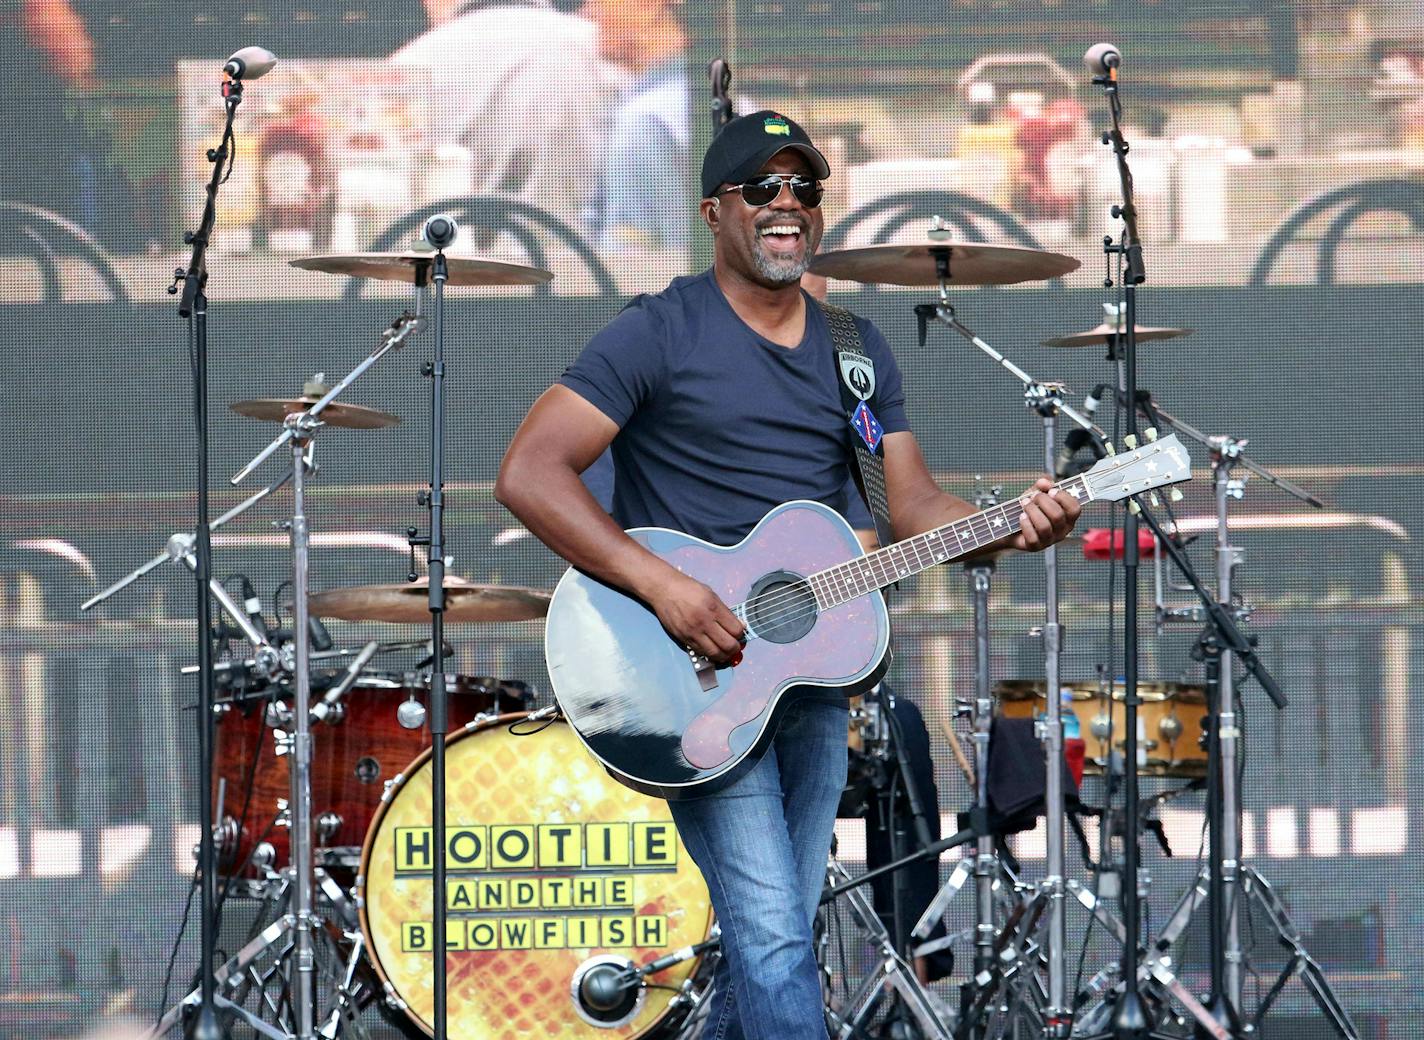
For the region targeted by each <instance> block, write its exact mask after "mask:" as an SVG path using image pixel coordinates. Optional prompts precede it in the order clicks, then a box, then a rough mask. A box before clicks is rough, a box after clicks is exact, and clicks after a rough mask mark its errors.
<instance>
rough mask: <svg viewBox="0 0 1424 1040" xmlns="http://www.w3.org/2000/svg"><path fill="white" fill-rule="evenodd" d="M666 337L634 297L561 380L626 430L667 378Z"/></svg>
mask: <svg viewBox="0 0 1424 1040" xmlns="http://www.w3.org/2000/svg"><path fill="white" fill-rule="evenodd" d="M666 340H667V337H666V334H665V332H664V330H663V328H662V323H661V322H659V321H658V320H657V318H656V317H654V315H653V314H652V312H651V310H650V309H649V308H648V307H645V306H640V304H639V300H634V301H633V302H631V303H630V304H629V305H628V306H627V307H625V308H624V309H623V310H622V312H620V313H619V315H618V316H617V317H616V318H614V319H613V320H612V321H611V322H609V323H608V324H607V325H606V326H604V328H603V329H602V330H600V331H599V332H598V333H597V334H596V335H594V337H593V338H592V339H591V340H589V341H588V344H587V345H586V346H585V347H584V348H583V350H582V352H580V354H579V356H578V357H577V358H575V359H574V363H573V364H572V365H570V366H569V367H568V368H567V369H565V370H564V374H563V375H562V376H560V377H559V384H560V385H561V386H566V387H568V388H569V389H570V390H572V391H573V392H574V393H576V394H578V395H579V396H580V397H582V398H583V399H584V400H585V401H587V402H588V403H589V404H591V405H593V406H594V407H595V408H597V409H598V410H599V411H600V412H602V413H603V414H604V415H606V416H608V418H610V419H612V420H613V421H614V422H615V423H617V424H618V427H619V429H622V428H623V426H624V425H626V424H627V422H628V420H629V419H631V418H632V417H633V413H634V412H636V411H637V410H638V409H639V408H640V407H641V406H642V405H643V404H644V402H646V401H647V400H648V399H649V398H650V397H651V396H652V395H653V394H654V393H655V392H656V391H657V389H658V388H659V387H660V386H661V385H662V384H663V382H664V380H665V379H666V378H667V357H666V350H667V342H666Z"/></svg>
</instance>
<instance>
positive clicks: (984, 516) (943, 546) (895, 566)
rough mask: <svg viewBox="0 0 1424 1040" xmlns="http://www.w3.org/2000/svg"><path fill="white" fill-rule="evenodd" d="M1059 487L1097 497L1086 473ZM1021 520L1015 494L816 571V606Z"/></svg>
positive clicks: (902, 574)
mask: <svg viewBox="0 0 1424 1040" xmlns="http://www.w3.org/2000/svg"><path fill="white" fill-rule="evenodd" d="M1057 486H1058V487H1059V488H1060V489H1061V491H1062V492H1063V493H1066V494H1070V495H1073V496H1074V497H1075V498H1077V499H1078V501H1079V502H1088V501H1090V500H1091V499H1092V497H1093V493H1092V489H1091V488H1090V487H1089V485H1088V482H1087V480H1086V479H1084V477H1083V476H1082V475H1081V474H1080V475H1079V476H1076V477H1072V478H1070V479H1068V480H1064V481H1060V482H1059V484H1058V485H1057ZM1022 523H1023V506H1022V505H1021V504H1020V502H1019V500H1018V499H1017V498H1015V499H1013V500H1012V501H1009V502H1005V503H1003V504H1001V505H997V506H990V507H989V508H988V509H985V510H984V511H982V512H979V513H975V514H973V515H972V516H966V517H961V518H960V519H958V520H954V521H952V522H950V523H948V524H945V525H944V526H943V527H936V528H935V529H934V530H932V531H926V532H925V533H924V534H917V535H915V536H914V537H913V538H906V539H905V540H904V541H903V542H896V543H895V544H894V545H889V546H886V547H885V548H884V549H877V550H875V551H874V552H871V553H866V554H865V555H864V556H858V557H856V558H855V559H854V560H848V561H846V562H845V563H842V564H837V565H836V566H835V567H831V568H828V569H827V570H824V571H817V572H816V573H815V574H812V575H810V576H808V577H807V579H806V581H807V583H808V584H809V585H810V586H811V590H812V591H813V592H814V593H815V594H816V604H817V606H818V607H819V608H820V609H822V610H826V609H829V608H830V607H834V606H837V605H838V604H841V603H847V602H849V601H850V600H853V599H857V598H859V597H860V596H864V595H866V594H867V593H869V592H873V591H875V590H876V589H883V588H885V587H887V586H889V585H893V584H894V583H895V582H897V581H900V580H901V579H902V578H908V577H911V576H912V575H915V574H918V573H920V571H923V570H926V569H928V568H930V567H935V566H938V565H939V564H941V563H948V562H949V561H950V560H954V559H957V558H958V557H961V556H966V555H968V554H969V553H972V552H974V551H975V550H976V549H982V548H983V547H984V546H986V545H990V544H992V543H994V542H997V541H999V540H1000V539H1001V538H1007V537H1009V536H1010V535H1013V534H1017V533H1018V531H1019V528H1020V527H1021V526H1022Z"/></svg>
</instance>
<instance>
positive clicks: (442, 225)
mask: <svg viewBox="0 0 1424 1040" xmlns="http://www.w3.org/2000/svg"><path fill="white" fill-rule="evenodd" d="M459 231H460V225H459V224H457V223H455V218H454V217H452V216H450V215H449V214H448V213H437V214H435V216H433V217H431V218H430V219H429V220H427V221H426V222H425V227H423V228H421V229H420V237H421V238H423V239H425V241H427V242H429V243H430V244H431V245H432V246H434V247H435V248H436V249H444V248H446V247H447V246H449V245H450V243H451V242H453V241H455V236H456V235H457V234H458V233H459Z"/></svg>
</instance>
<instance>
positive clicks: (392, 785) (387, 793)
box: [381, 773, 405, 803]
mask: <svg viewBox="0 0 1424 1040" xmlns="http://www.w3.org/2000/svg"><path fill="white" fill-rule="evenodd" d="M403 783H405V774H404V773H397V774H396V775H395V776H393V777H391V778H390V779H389V780H387V781H386V783H385V786H384V787H382V788H381V802H382V803H385V802H389V801H390V800H391V792H392V791H394V790H395V789H396V788H397V787H399V786H400V785H401V784H403Z"/></svg>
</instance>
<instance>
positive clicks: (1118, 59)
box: [1083, 43, 1122, 76]
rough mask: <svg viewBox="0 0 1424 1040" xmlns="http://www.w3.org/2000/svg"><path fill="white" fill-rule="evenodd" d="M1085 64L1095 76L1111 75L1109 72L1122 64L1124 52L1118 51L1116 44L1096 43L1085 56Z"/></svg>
mask: <svg viewBox="0 0 1424 1040" xmlns="http://www.w3.org/2000/svg"><path fill="white" fill-rule="evenodd" d="M1083 64H1084V65H1086V66H1087V67H1088V71H1089V72H1091V73H1092V74H1093V75H1094V76H1107V75H1111V73H1110V72H1109V70H1110V69H1115V68H1117V67H1118V66H1119V65H1121V64H1122V52H1121V51H1119V50H1118V49H1117V45H1116V44H1112V43H1095V44H1093V45H1092V46H1091V47H1089V48H1088V52H1087V53H1086V54H1084V55H1083Z"/></svg>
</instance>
